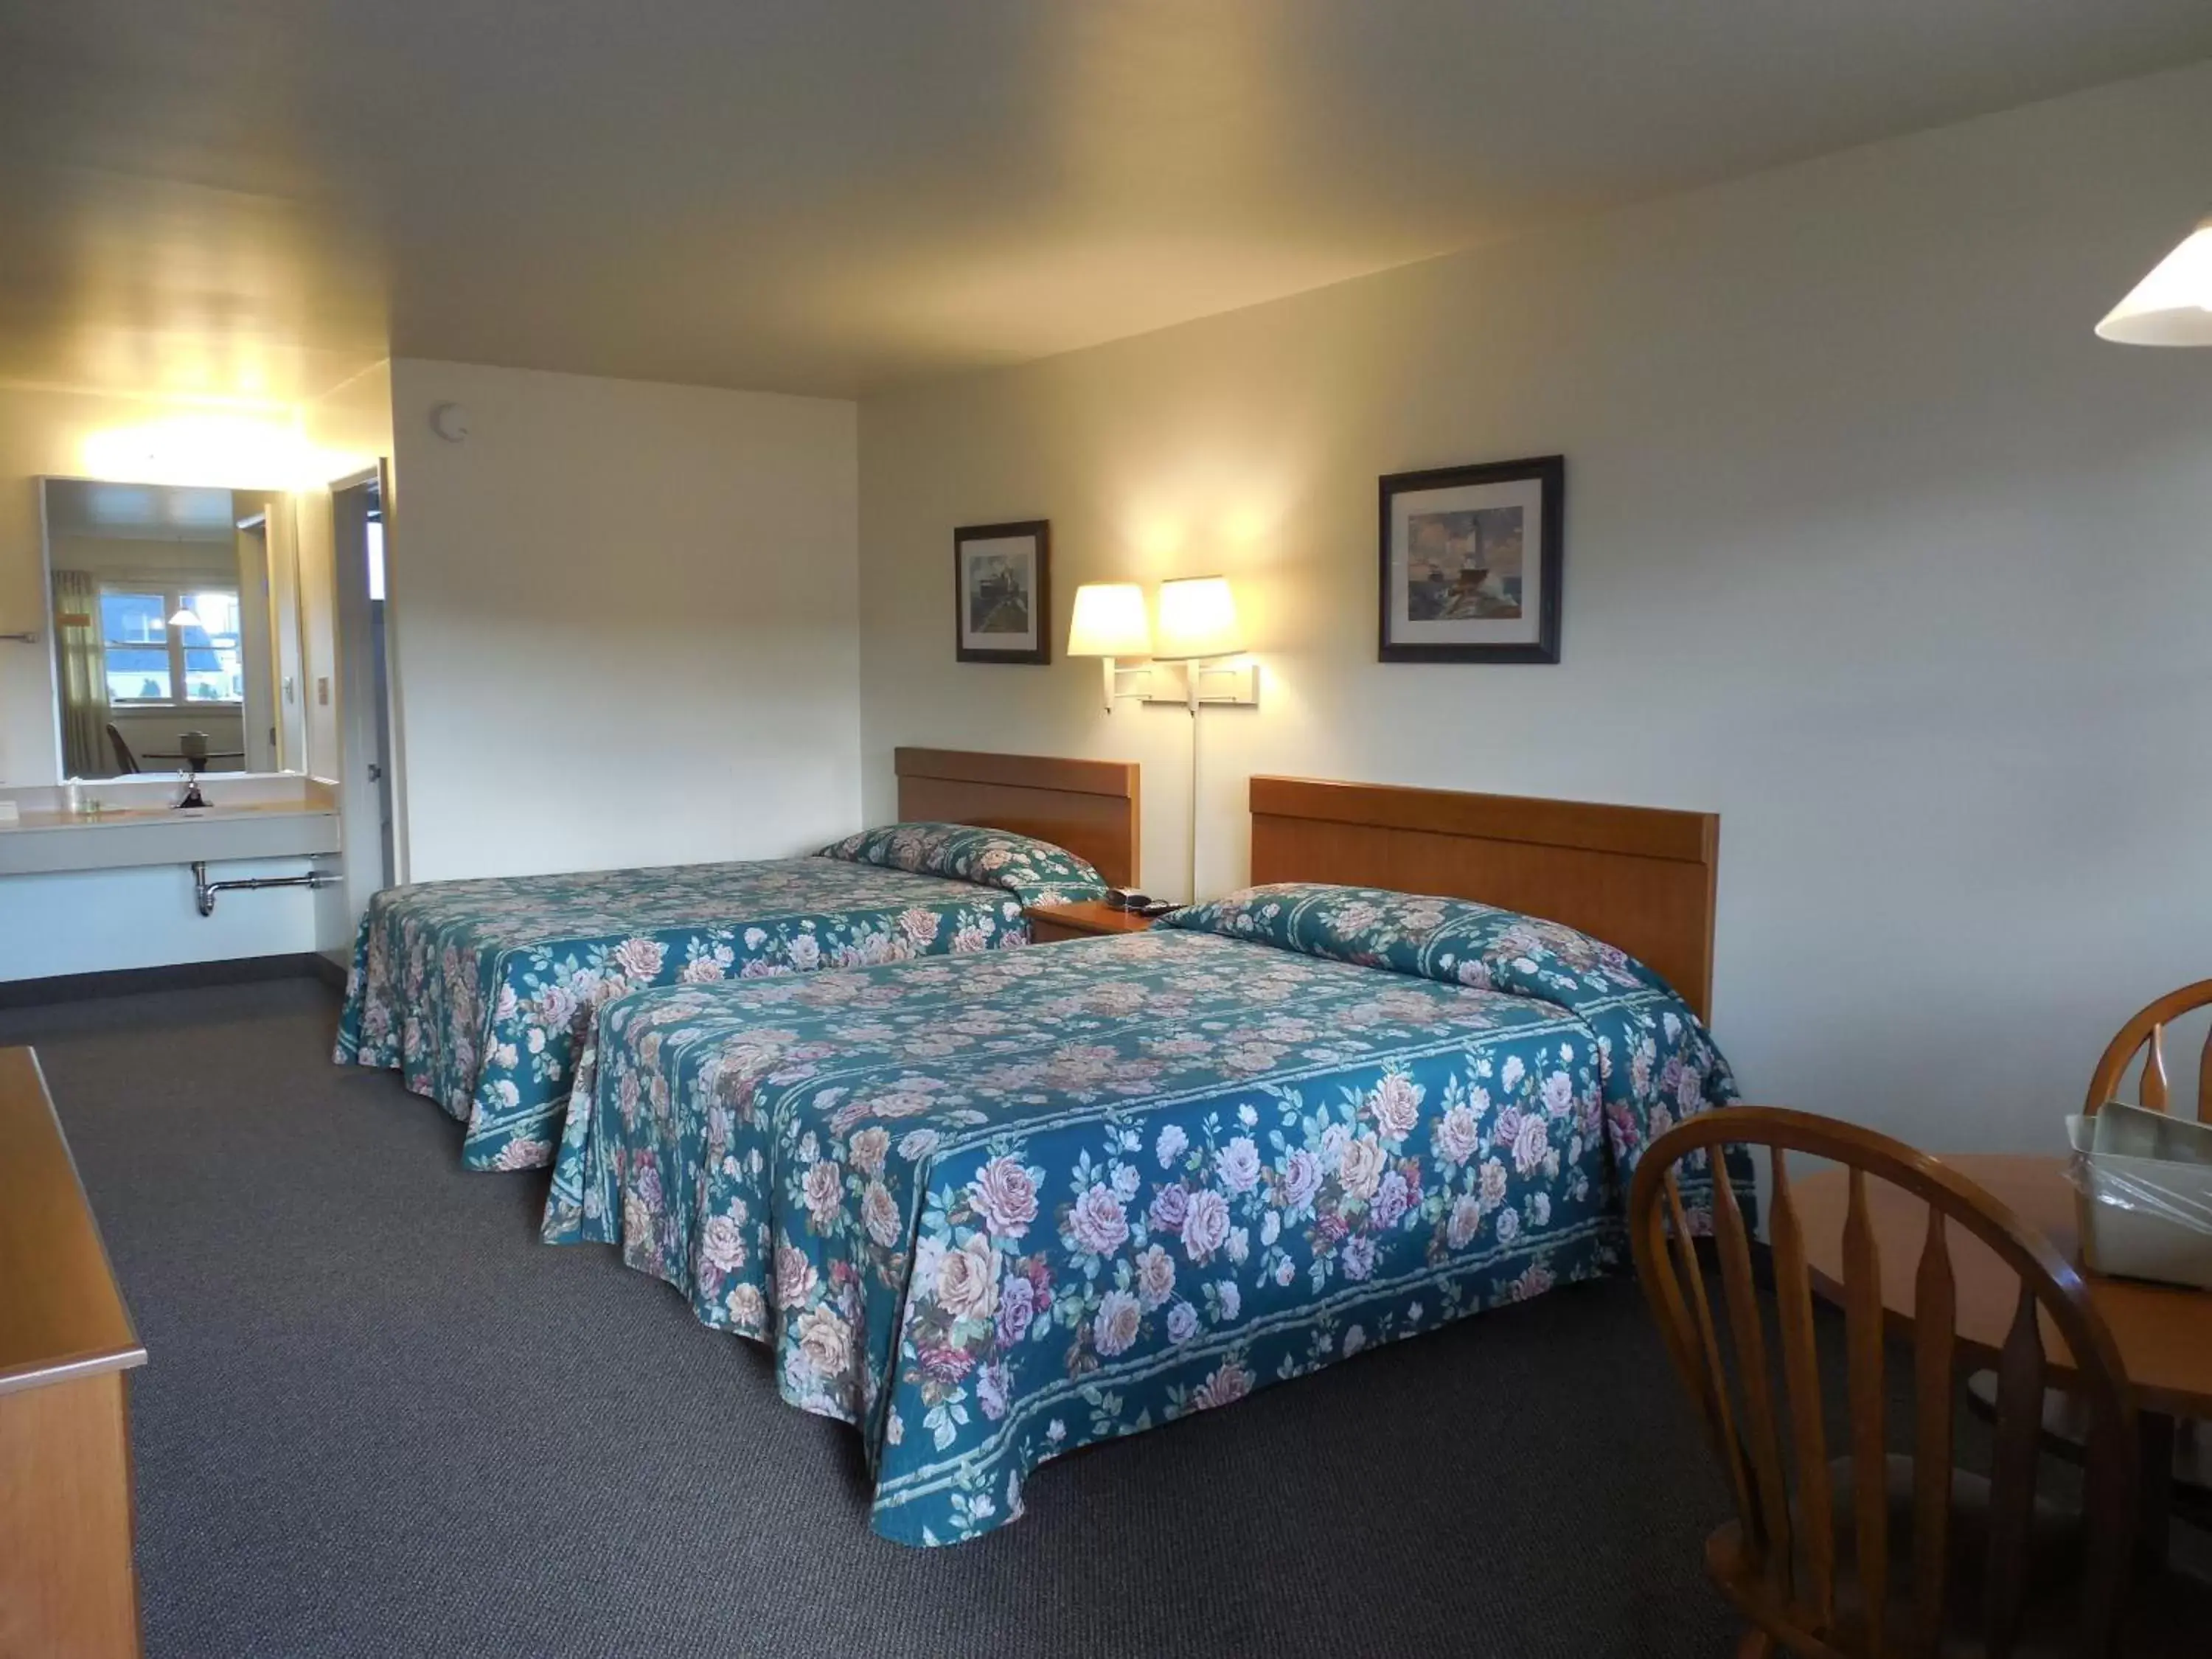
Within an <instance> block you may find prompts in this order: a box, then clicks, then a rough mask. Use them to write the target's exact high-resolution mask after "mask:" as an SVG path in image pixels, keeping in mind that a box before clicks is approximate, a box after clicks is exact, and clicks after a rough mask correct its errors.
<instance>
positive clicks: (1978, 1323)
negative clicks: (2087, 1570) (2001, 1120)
mask: <svg viewBox="0 0 2212 1659" xmlns="http://www.w3.org/2000/svg"><path fill="white" fill-rule="evenodd" d="M1942 1158H1943V1162H1944V1163H1945V1164H1948V1165H1949V1166H1950V1167H1951V1168H1952V1169H1954V1170H1957V1171H1958V1172H1959V1173H1960V1175H1962V1176H1966V1178H1967V1179H1968V1180H1970V1181H1973V1182H1978V1183H1979V1184H1980V1185H1982V1186H1983V1187H1984V1188H1987V1189H1988V1190H1989V1192H1990V1194H1991V1195H1992V1196H1993V1197H1995V1198H1996V1200H1997V1201H1998V1202H1999V1203H2001V1204H2003V1205H2004V1206H2007V1207H2008V1209H2010V1210H2011V1211H2012V1212H2014V1213H2015V1215H2017V1216H2019V1217H2020V1218H2021V1220H2022V1221H2024V1222H2026V1223H2027V1225H2029V1226H2031V1227H2033V1228H2034V1229H2035V1230H2036V1231H2039V1232H2040V1233H2042V1234H2043V1235H2044V1237H2046V1238H2048V1239H2049V1240H2050V1241H2051V1243H2053V1244H2054V1245H2056V1246H2057V1249H2058V1252H2059V1254H2060V1255H2063V1256H2065V1257H2066V1258H2067V1259H2068V1260H2069V1261H2072V1262H2073V1263H2074V1264H2075V1266H2076V1267H2080V1266H2081V1242H2080V1238H2079V1237H2078V1234H2077V1231H2076V1227H2075V1214H2074V1198H2075V1194H2074V1188H2072V1187H2071V1186H2070V1185H2069V1184H2068V1182H2067V1180H2066V1162H2067V1161H2066V1160H2065V1159H2064V1158H2008V1157H1998V1156H1995V1155H1982V1154H1973V1153H1961V1154H1959V1155H1958V1156H1956V1157H1954V1156H1952V1155H1950V1154H1948V1153H1945V1154H1943V1155H1942ZM1791 1190H1792V1191H1793V1193H1794V1194H1796V1200H1797V1209H1798V1213H1799V1216H1800V1218H1802V1222H1803V1225H1804V1228H1805V1261H1806V1266H1807V1267H1808V1269H1809V1270H1810V1273H1811V1275H1812V1279H1813V1284H1814V1288H1815V1289H1816V1290H1818V1291H1820V1294H1821V1295H1823V1296H1825V1297H1828V1298H1829V1299H1830V1300H1832V1301H1838V1302H1840V1301H1841V1299H1842V1285H1843V1233H1844V1210H1845V1208H1846V1206H1847V1205H1848V1204H1849V1202H1850V1196H1849V1194H1850V1188H1849V1183H1848V1181H1847V1179H1846V1176H1845V1174H1844V1171H1843V1170H1820V1171H1818V1172H1817V1173H1814V1174H1811V1175H1807V1176H1802V1177H1798V1178H1795V1179H1793V1181H1792V1182H1791ZM1867 1208H1868V1212H1869V1216H1870V1218H1871V1219H1872V1221H1873V1224H1874V1234H1875V1244H1876V1246H1877V1248H1878V1249H1880V1251H1881V1303H1882V1307H1883V1309H1884V1310H1885V1311H1886V1312H1887V1314H1888V1316H1889V1317H1890V1319H1891V1321H1892V1322H1893V1323H1895V1324H1898V1325H1900V1326H1902V1327H1904V1328H1906V1329H1910V1328H1911V1323H1912V1302H1913V1284H1912V1281H1913V1275H1914V1273H1916V1272H1917V1269H1918V1267H1919V1262H1920V1249H1921V1244H1922V1242H1923V1239H1924V1238H1925V1237H1926V1236H1927V1229H1928V1208H1927V1206H1925V1205H1923V1203H1921V1202H1920V1200H1918V1199H1916V1198H1913V1197H1911V1195H1910V1194H1905V1193H1903V1192H1900V1191H1899V1190H1898V1189H1897V1188H1894V1187H1892V1186H1890V1185H1888V1184H1887V1182H1880V1181H1869V1182H1867ZM1947 1239H1948V1243H1949V1245H1950V1249H1951V1266H1952V1272H1953V1274H1954V1278H1955V1280H1956V1284H1957V1294H1958V1318H1957V1330H1958V1338H1959V1343H1960V1347H1961V1348H1962V1349H1963V1350H1966V1363H1968V1364H1991V1365H1994V1364H1996V1357H1997V1352H1998V1351H1999V1350H2000V1349H2001V1348H2002V1347H2003V1346H2004V1340H2005V1333H2006V1332H2007V1330H2008V1329H2009V1328H2010V1327H2011V1323H2012V1319H2013V1315H2014V1312H2015V1309H2016V1308H2017V1307H2018V1305H2019V1299H2020V1279H2019V1276H2018V1275H2017V1274H2015V1273H2014V1272H2013V1271H2012V1270H2011V1269H2010V1268H2009V1267H2006V1266H2005V1265H2004V1264H2003V1263H2002V1262H2001V1261H1998V1260H1997V1258H1996V1255H1994V1254H1993V1253H1992V1252H1991V1251H1990V1249H1989V1247H1988V1246H1987V1245H1985V1244H1984V1243H1982V1242H1981V1241H1980V1240H1979V1239H1978V1238H1975V1237H1972V1235H1971V1234H1969V1233H1968V1232H1967V1231H1966V1230H1965V1229H1964V1228H1962V1227H1960V1226H1957V1225H1953V1226H1951V1227H1950V1228H1948V1230H1947ZM2081 1277H2082V1280H2083V1282H2084V1283H2085V1284H2087V1285H2088V1287H2089V1299H2090V1300H2091V1301H2092V1302H2093V1303H2094V1304H2096V1308H2097V1311H2098V1312H2099V1313H2100V1314H2101V1315H2102V1316H2104V1320H2105V1323H2106V1326H2107V1327H2109V1328H2110V1329H2111V1331H2112V1340H2113V1342H2114V1343H2115V1344H2117V1345H2118V1348H2119V1351H2120V1358H2122V1360H2124V1362H2125V1363H2126V1365H2127V1368H2128V1380H2129V1382H2130V1383H2132V1384H2133V1385H2134V1393H2135V1402H2136V1410H2137V1411H2138V1412H2139V1413H2142V1416H2141V1419H2140V1420H2141V1422H2142V1433H2143V1476H2144V1491H2143V1516H2144V1522H2145V1525H2144V1532H2145V1534H2146V1541H2147V1542H2152V1541H2155V1540H2156V1539H2157V1538H2159V1537H2160V1535H2161V1532H2160V1523H2161V1522H2162V1519H2163V1516H2164V1515H2165V1512H2166V1509H2167V1508H2168V1507H2169V1506H2170V1503H2171V1494H2170V1481H2171V1478H2172V1460H2173V1419H2175V1418H2177V1417H2201V1418H2212V1292H2208V1291H2191V1290H2184V1289H2181V1288H2179V1286H2173V1285H2149V1284H2144V1283H2142V1282H2140V1281H2138V1280H2135V1279H2103V1278H2100V1277H2098V1276H2097V1275H2095V1274H2093V1273H2090V1272H2088V1271H2087V1269H2086V1268H2082V1269H2081ZM2043 1348H2044V1352H2045V1356H2046V1357H2047V1359H2048V1362H2049V1364H2050V1368H2051V1370H2050V1378H2049V1380H2050V1382H2051V1384H2052V1386H2054V1387H2063V1386H2064V1385H2065V1383H2066V1381H2067V1380H2068V1379H2069V1378H2070V1377H2071V1376H2072V1375H2073V1363H2072V1362H2073V1356H2072V1355H2071V1354H2070V1353H2069V1352H2068V1351H2067V1347H2066V1344H2065V1342H2064V1340H2063V1339H2062V1338H2061V1337H2060V1336H2059V1334H2058V1333H2057V1330H2056V1329H2055V1328H2053V1327H2052V1325H2051V1321H2050V1319H2049V1318H2048V1317H2047V1316H2046V1317H2045V1319H2044V1321H2043Z"/></svg>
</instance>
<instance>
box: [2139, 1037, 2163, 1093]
mask: <svg viewBox="0 0 2212 1659" xmlns="http://www.w3.org/2000/svg"><path fill="white" fill-rule="evenodd" d="M2142 1103H2143V1104H2144V1105H2146V1106H2148V1107H2149V1108H2150V1109H2151V1110H2153V1111H2154V1112H2162V1111H2164V1110H2165V1109H2166V1027H2165V1026H2163V1025H2154V1026H2152V1027H2151V1028H2150V1052H2149V1053H2148V1054H2146V1055H2144V1056H2143V1069H2142Z"/></svg>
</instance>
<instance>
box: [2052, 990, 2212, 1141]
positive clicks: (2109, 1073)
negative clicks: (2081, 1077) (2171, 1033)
mask: <svg viewBox="0 0 2212 1659" xmlns="http://www.w3.org/2000/svg"><path fill="white" fill-rule="evenodd" d="M2208 1003H2212V979H2200V980H2198V981H2197V983H2196V984H2194V985H2185V986H2183V987H2181V988H2180V989H2179V991H2169V992H2168V993H2167V994H2166V995H2164V996H2162V997H2160V999H2159V1000H2157V1001H2156V1002H2154V1003H2152V1004H2151V1005H2150V1006H2149V1007H2148V1008H2145V1009H2143V1010H2142V1012H2139V1013H2137V1014H2136V1017H2135V1018H2133V1019H2131V1020H2130V1021H2129V1022H2128V1023H2127V1024H2124V1025H2123V1026H2121V1027H2120V1030H2119V1034H2118V1036H2115V1037H2114V1038H2113V1039H2112V1041H2111V1042H2108V1043H2106V1045H2105V1053H2104V1055H2103V1057H2102V1058H2101V1059H2100V1060H2098V1061H2097V1069H2096V1070H2095V1071H2093V1072H2092V1073H2090V1074H2089V1097H2088V1099H2087V1101H2086V1102H2084V1103H2083V1104H2082V1107H2081V1109H2082V1110H2083V1111H2084V1112H2086V1113H2087V1114H2088V1115H2090V1116H2092V1117H2093V1116H2095V1115H2096V1112H2097V1109H2098V1108H2099V1107H2100V1106H2102V1105H2103V1104H2104V1103H2106V1101H2108V1100H2117V1099H2118V1098H2119V1090H2120V1080H2121V1079H2123V1078H2124V1077H2125V1076H2126V1075H2127V1073H2128V1066H2129V1064H2130V1062H2131V1061H2132V1060H2134V1059H2135V1057H2136V1054H2139V1053H2142V1051H2143V1050H2144V1049H2145V1048H2148V1050H2149V1052H2148V1054H2143V1068H2142V1083H2141V1085H2140V1088H2139V1090H2138V1092H2139V1093H2140V1095H2141V1097H2142V1098H2141V1100H2140V1101H2139V1102H2138V1104H2140V1105H2143V1106H2148V1107H2149V1108H2150V1109H2151V1110H2153V1111H2154V1112H2163V1111H2165V1110H2166V1109H2167V1098H2166V1097H2167V1094H2168V1088H2169V1085H2168V1084H2167V1081H2166V1027H2167V1026H2168V1025H2170V1024H2172V1023H2173V1022H2174V1020H2175V1019H2176V1018H2179V1017H2180V1016H2181V1015H2183V1014H2185V1013H2187V1012H2190V1010H2191V1009H2192V1008H2202V1007H2203V1006H2205V1005H2206V1004H2208ZM2197 1121H2199V1122H2200V1123H2212V1030H2207V1031H2206V1032H2205V1035H2204V1046H2203V1049H2202V1050H2201V1051H2200V1052H2199V1053H2198V1054H2197Z"/></svg>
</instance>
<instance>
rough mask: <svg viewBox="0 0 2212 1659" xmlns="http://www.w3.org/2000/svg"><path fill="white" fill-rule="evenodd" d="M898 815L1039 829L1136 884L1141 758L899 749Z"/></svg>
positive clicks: (1021, 831) (1102, 870)
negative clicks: (1093, 758) (1089, 758)
mask: <svg viewBox="0 0 2212 1659" xmlns="http://www.w3.org/2000/svg"><path fill="white" fill-rule="evenodd" d="M892 762H893V765H894V767H895V769H896V771H897V773H898V815H899V817H901V818H902V819H908V818H917V819H929V820H933V821H935V822H938V823H973V824H978V825H981V826H984V827H986V828H988V829H1011V830H1012V831H1013V832H1014V833H1015V834H1017V835H1022V836H1036V838H1037V839H1038V840H1039V841H1048V842H1054V843H1055V844H1057V845H1059V846H1061V847H1065V848H1067V850H1068V851H1069V852H1071V853H1075V854H1080V855H1081V856H1082V857H1084V858H1086V859H1088V860H1091V863H1092V864H1094V865H1096V866H1097V867H1098V873H1099V874H1100V875H1102V876H1103V877H1105V878H1106V879H1107V880H1108V881H1109V882H1110V883H1112V884H1114V885H1115V886H1116V887H1133V886H1135V885H1136V884H1137V881H1138V876H1137V843H1138V839H1139V837H1138V833H1137V808H1138V793H1137V764H1136V763H1135V762H1134V761H1086V760H1061V759H1058V758H1056V757H1053V756H1050V755H983V754H976V753H974V752H972V751H969V750H960V749H900V750H894V751H893V756H892Z"/></svg>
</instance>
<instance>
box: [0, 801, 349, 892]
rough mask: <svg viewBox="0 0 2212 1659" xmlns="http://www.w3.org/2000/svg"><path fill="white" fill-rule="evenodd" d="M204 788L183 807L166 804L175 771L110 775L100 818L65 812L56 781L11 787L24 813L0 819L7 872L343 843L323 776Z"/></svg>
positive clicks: (307, 851)
mask: <svg viewBox="0 0 2212 1659" xmlns="http://www.w3.org/2000/svg"><path fill="white" fill-rule="evenodd" d="M201 787H202V788H203V789H204V791H205V792H206V793H207V794H208V795H209V796H210V804H209V805H206V806H203V807H194V808H192V809H191V810H189V811H179V810H178V809H176V808H175V807H173V806H171V805H169V804H168V797H169V796H170V795H173V794H174V793H176V791H177V789H178V788H179V785H178V784H177V783H176V782H175V781H173V780H165V781H162V783H161V784H160V785H159V786H157V787H149V786H148V785H144V784H138V783H135V782H134V783H132V784H131V785H129V786H126V787H115V786H113V785H111V784H103V785H101V786H100V794H101V795H102V796H103V797H106V799H104V800H103V804H102V808H101V811H100V816H99V817H88V816H86V815H83V814H81V813H72V812H70V811H66V810H65V809H64V806H63V805H62V801H61V793H62V792H61V791H60V790H58V789H39V790H22V791H17V792H10V793H13V794H14V795H15V805H16V811H17V817H16V819H15V822H13V823H0V876H27V875H46V874H51V873H52V872H58V871H65V870H115V869H123V868H127V867H130V866H139V865H149V864H194V863H210V864H212V863H216V862H218V861H222V860H232V859H268V858H295V857H312V856H314V855H315V854H324V853H335V852H337V850H338V816H337V801H336V799H334V794H333V792H332V791H331V788H330V787H329V786H327V785H325V784H323V783H320V782H319V781H317V780H314V779H312V778H298V777H294V778H284V779H273V780H272V779H264V778H244V777H239V778H233V779H223V778H220V777H216V778H209V779H205V780H203V781H202V786H201ZM226 796H228V797H230V798H229V799H226ZM117 797H120V799H116V798H117Z"/></svg>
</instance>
